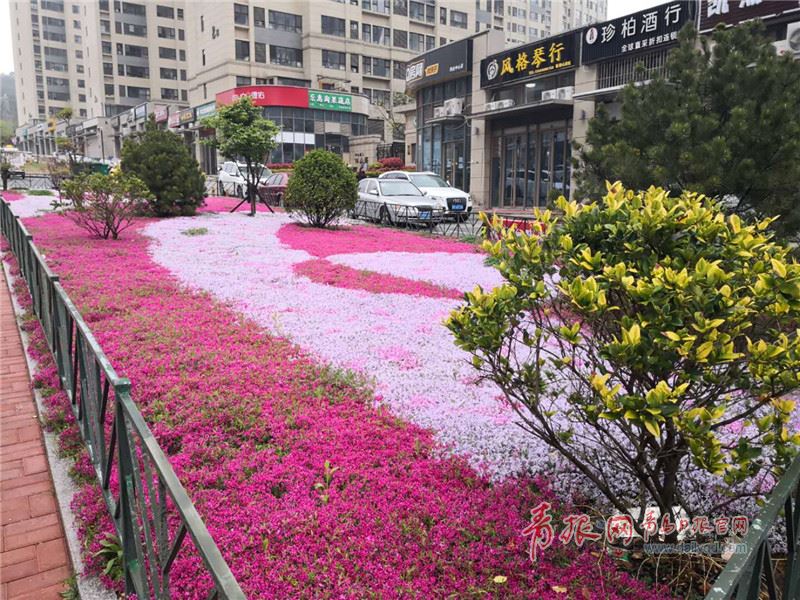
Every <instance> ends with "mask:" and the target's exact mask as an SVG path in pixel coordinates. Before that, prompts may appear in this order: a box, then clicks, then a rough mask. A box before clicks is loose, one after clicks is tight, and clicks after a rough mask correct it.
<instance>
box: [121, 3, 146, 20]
mask: <svg viewBox="0 0 800 600" xmlns="http://www.w3.org/2000/svg"><path fill="white" fill-rule="evenodd" d="M122 12H123V13H125V14H126V15H138V16H140V17H143V16H145V12H146V11H145V7H144V5H143V4H131V3H130V2H123V3H122Z"/></svg>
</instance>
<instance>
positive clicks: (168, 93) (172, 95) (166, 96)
mask: <svg viewBox="0 0 800 600" xmlns="http://www.w3.org/2000/svg"><path fill="white" fill-rule="evenodd" d="M161 99H162V100H177V99H178V90H176V89H174V88H161Z"/></svg>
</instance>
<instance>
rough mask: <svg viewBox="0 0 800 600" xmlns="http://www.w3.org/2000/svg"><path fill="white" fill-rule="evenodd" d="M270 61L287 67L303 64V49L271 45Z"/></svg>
mask: <svg viewBox="0 0 800 600" xmlns="http://www.w3.org/2000/svg"><path fill="white" fill-rule="evenodd" d="M269 62H271V63H272V64H273V65H285V66H287V67H302V66H303V51H302V50H300V49H299V48H286V47H285V46H270V47H269Z"/></svg>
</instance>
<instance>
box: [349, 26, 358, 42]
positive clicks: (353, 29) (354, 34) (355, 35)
mask: <svg viewBox="0 0 800 600" xmlns="http://www.w3.org/2000/svg"><path fill="white" fill-rule="evenodd" d="M350 39H351V40H357V39H358V21H350Z"/></svg>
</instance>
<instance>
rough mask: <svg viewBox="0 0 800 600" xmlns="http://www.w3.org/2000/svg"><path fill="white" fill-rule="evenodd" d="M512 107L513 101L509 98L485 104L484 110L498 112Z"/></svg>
mask: <svg viewBox="0 0 800 600" xmlns="http://www.w3.org/2000/svg"><path fill="white" fill-rule="evenodd" d="M512 106H514V101H513V100H512V99H511V98H509V99H507V100H496V101H495V102H487V103H486V110H500V109H502V108H511V107H512Z"/></svg>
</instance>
